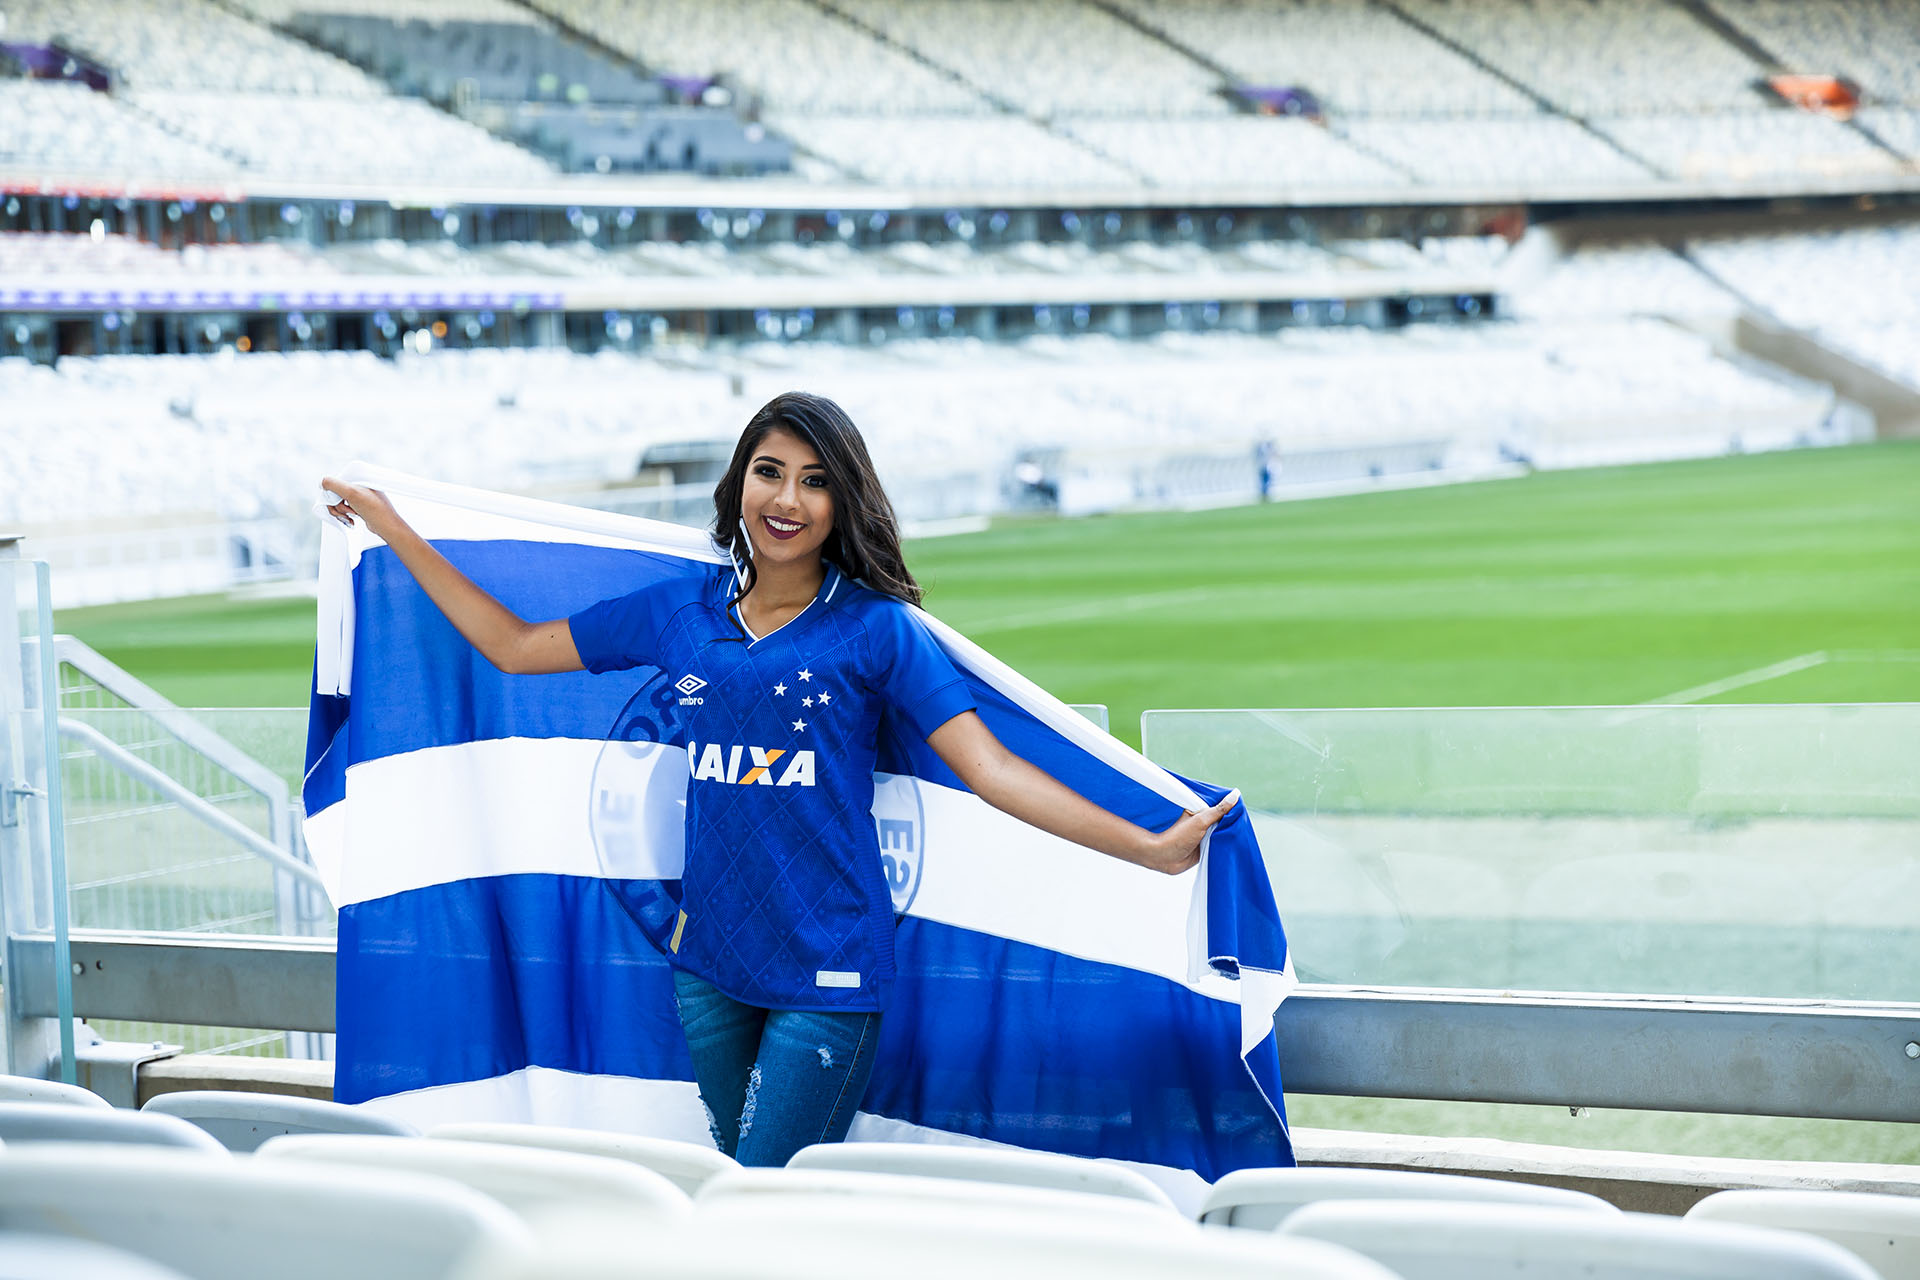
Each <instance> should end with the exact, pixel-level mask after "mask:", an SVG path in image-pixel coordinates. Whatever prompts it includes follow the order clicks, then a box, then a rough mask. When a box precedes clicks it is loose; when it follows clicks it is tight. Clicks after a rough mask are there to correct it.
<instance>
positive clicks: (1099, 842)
mask: <svg viewBox="0 0 1920 1280" xmlns="http://www.w3.org/2000/svg"><path fill="white" fill-rule="evenodd" d="M927 745H928V746H930V747H932V748H933V750H934V753H935V754H936V755H938V756H939V757H940V758H941V759H942V760H944V761H946V764H947V768H949V769H951V770H953V772H954V774H955V775H956V776H957V777H958V778H959V779H960V781H962V782H964V783H966V784H967V787H968V789H969V790H971V791H972V792H973V793H974V794H975V795H977V796H979V797H980V798H981V799H982V800H985V801H986V802H987V803H988V804H990V805H992V806H993V807H994V808H996V809H999V810H1001V811H1002V812H1005V813H1009V814H1012V815H1013V816H1014V817H1016V818H1018V819H1020V821H1022V822H1024V823H1026V824H1027V825H1028V826H1032V827H1038V828H1040V829H1041V830H1042V831H1045V832H1047V833H1049V834H1051V835H1056V836H1059V837H1060V838H1061V839H1063V840H1071V841H1073V842H1074V843H1075V844H1079V845H1085V846H1086V847H1087V848H1089V849H1096V850H1098V851H1099V852H1101V853H1104V854H1109V855H1111V856H1112V857H1115V858H1119V859H1121V860H1122V861H1124V862H1132V863H1135V864H1137V865H1139V866H1142V867H1148V868H1151V869H1152V870H1154V871H1164V872H1166V873H1167V874H1168V875H1178V874H1179V873H1180V872H1182V871H1185V870H1186V869H1187V868H1189V867H1191V866H1193V865H1194V864H1196V863H1198V862H1199V861H1200V841H1201V839H1202V838H1203V837H1204V836H1205V835H1206V834H1207V832H1209V831H1211V830H1212V829H1213V825H1214V824H1215V823H1216V822H1218V821H1220V819H1222V818H1224V817H1226V815H1227V811H1228V810H1229V809H1231V808H1233V806H1234V805H1236V804H1238V803H1239V802H1240V793H1239V792H1238V791H1231V792H1228V793H1227V795H1226V797H1225V798H1224V799H1222V800H1221V801H1220V803H1219V804H1216V805H1213V806H1211V807H1209V808H1205V809H1199V810H1189V811H1188V812H1187V813H1186V814H1185V815H1183V816H1182V817H1181V818H1180V820H1179V821H1177V822H1175V823H1174V824H1173V825H1172V826H1170V827H1168V828H1167V829H1166V830H1165V831H1160V832H1154V831H1149V830H1147V829H1146V828H1145V827H1142V826H1137V825H1135V824H1134V823H1131V822H1128V821H1127V820H1126V819H1125V818H1122V817H1120V816H1119V815H1117V814H1113V813H1109V812H1107V811H1106V810H1105V809H1102V808H1101V807H1100V806H1099V805H1097V804H1095V803H1093V801H1091V800H1088V799H1087V798H1086V797H1085V796H1082V795H1081V794H1079V793H1078V792H1076V791H1074V790H1072V789H1071V788H1069V787H1067V786H1066V785H1065V784H1063V783H1061V782H1059V781H1058V780H1056V779H1055V778H1054V777H1053V776H1052V775H1050V774H1048V773H1047V772H1046V771H1045V770H1043V769H1040V768H1038V767H1036V766H1034V765H1032V764H1029V763H1028V762H1027V761H1025V760H1022V759H1021V758H1020V757H1019V756H1017V755H1015V754H1013V752H1011V751H1009V750H1007V748H1006V747H1005V746H1004V745H1002V743H1001V741H1000V739H998V738H996V737H994V736H993V730H991V729H989V728H987V724H986V721H984V720H982V719H981V718H980V716H979V715H978V713H976V712H972V711H963V712H961V713H960V714H959V715H957V716H955V717H954V718H953V719H951V720H949V721H947V722H946V723H945V724H943V725H941V726H940V727H939V728H938V729H935V730H934V731H933V733H932V734H930V735H929V736H928V738H927Z"/></svg>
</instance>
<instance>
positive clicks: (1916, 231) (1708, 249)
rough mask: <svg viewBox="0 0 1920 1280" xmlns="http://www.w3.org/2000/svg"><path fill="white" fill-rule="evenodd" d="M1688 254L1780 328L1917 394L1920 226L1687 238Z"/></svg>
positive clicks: (1919, 371)
mask: <svg viewBox="0 0 1920 1280" xmlns="http://www.w3.org/2000/svg"><path fill="white" fill-rule="evenodd" d="M1686 251H1687V253H1688V254H1689V256H1690V257H1691V258H1692V259H1693V260H1694V261H1695V262H1697V263H1698V264H1699V265H1700V266H1701V267H1702V268H1704V269H1705V270H1706V271H1708V272H1710V273H1711V274H1712V275H1713V276H1714V277H1715V278H1716V279H1718V280H1720V281H1721V282H1722V283H1723V284H1724V285H1725V286H1726V287H1727V288H1729V289H1731V290H1733V291H1735V292H1736V293H1738V294H1739V295H1740V296H1741V297H1743V298H1745V299H1747V300H1749V301H1750V302H1752V303H1753V304H1755V305H1757V306H1758V307H1759V308H1761V309H1762V310H1763V311H1764V312H1765V313H1767V314H1769V315H1771V316H1772V317H1774V318H1775V319H1776V320H1777V321H1778V322H1780V323H1782V324H1784V325H1786V326H1788V327H1789V328H1792V329H1797V330H1800V331H1802V332H1806V333H1810V334H1812V335H1814V336H1815V337H1817V338H1819V339H1820V340H1822V341H1824V342H1827V343H1828V344H1830V345H1831V346H1833V347H1835V348H1836V349H1838V350H1840V351H1842V352H1844V353H1847V354H1849V355H1851V356H1853V357H1854V358H1856V359H1858V360H1860V361H1862V362H1863V363H1865V364H1867V365H1870V366H1872V367H1874V368H1876V369H1878V370H1879V371H1880V372H1882V373H1884V374H1886V375H1887V376H1888V377H1890V378H1894V379H1897V380H1898V381H1901V382H1904V383H1906V384H1907V385H1908V386H1911V387H1916V388H1920V294H1916V292H1915V291H1914V290H1913V289H1910V288H1898V287H1889V282H1892V281H1910V280H1915V279H1920V223H1916V222H1913V221H1910V220H1901V221H1893V222H1883V223H1880V224H1877V225H1867V226H1839V227H1834V228H1832V229H1829V230H1826V231H1816V232H1805V231H1795V232H1780V233H1775V234H1765V233H1762V234H1753V233H1747V234H1726V235H1700V236H1694V237H1690V238H1689V239H1688V241H1687V243H1686Z"/></svg>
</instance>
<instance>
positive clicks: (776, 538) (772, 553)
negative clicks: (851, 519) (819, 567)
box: [740, 427, 833, 565]
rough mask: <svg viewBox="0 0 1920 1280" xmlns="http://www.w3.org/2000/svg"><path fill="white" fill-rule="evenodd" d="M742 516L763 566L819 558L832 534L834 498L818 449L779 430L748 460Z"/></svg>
mask: <svg viewBox="0 0 1920 1280" xmlns="http://www.w3.org/2000/svg"><path fill="white" fill-rule="evenodd" d="M740 516H741V519H743V520H744V521H746V525H747V533H748V536H749V537H751V538H752V540H753V557H754V559H755V560H756V561H757V562H759V563H760V564H762V565H767V564H782V563H785V564H796V563H801V562H804V561H806V560H808V559H818V558H819V556H820V549H821V548H822V547H824V546H825V545H826V542H827V537H828V535H829V534H831V533H832V532H833V494H832V493H831V492H829V491H828V489H827V469H826V467H825V466H824V465H822V464H821V461H820V455H819V454H817V453H815V452H814V451H813V447H812V446H811V445H809V444H808V443H807V442H806V441H804V440H802V439H801V438H800V437H799V436H796V435H794V434H793V433H792V432H790V431H786V430H783V429H781V428H779V427H775V428H774V429H773V430H772V431H769V432H768V433H767V434H766V436H765V437H764V438H763V439H762V440H761V441H760V444H759V445H758V447H756V448H755V449H754V451H753V456H752V457H750V458H748V459H747V476H746V480H745V481H744V482H743V483H742V485H741V490H740Z"/></svg>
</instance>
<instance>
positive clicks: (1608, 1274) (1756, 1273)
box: [1279, 1200, 1875, 1280]
mask: <svg viewBox="0 0 1920 1280" xmlns="http://www.w3.org/2000/svg"><path fill="white" fill-rule="evenodd" d="M1279 1232H1280V1235H1281V1236H1282V1237H1283V1238H1287V1237H1305V1238H1307V1239H1311V1240H1324V1241H1327V1242H1329V1243H1332V1244H1339V1245H1344V1246H1346V1247H1347V1248H1349V1249H1353V1250H1354V1251H1356V1252H1358V1253H1364V1254H1366V1255H1367V1256H1368V1257H1370V1258H1372V1259H1374V1260H1375V1261H1377V1262H1380V1263H1381V1264H1383V1265H1384V1266H1386V1267H1388V1268H1389V1269H1390V1270H1392V1271H1394V1272H1397V1273H1398V1274H1399V1275H1401V1276H1403V1277H1405V1280H1485V1277H1487V1276H1490V1275H1500V1276H1517V1277H1524V1280H1758V1277H1763V1276H1764V1277H1766V1280H1875V1277H1874V1274H1873V1271H1872V1269H1871V1268H1870V1267H1868V1266H1867V1265H1866V1264H1865V1263H1863V1262H1861V1261H1860V1259H1858V1258H1856V1257H1854V1256H1853V1255H1852V1254H1850V1253H1848V1252H1847V1251H1846V1250H1845V1249H1842V1248H1840V1247H1839V1246H1838V1245H1835V1244H1830V1243H1828V1242H1827V1241H1825V1240H1819V1239H1815V1238H1814V1237H1812V1236H1807V1235H1802V1234H1800V1233H1798V1232H1793V1231H1773V1230H1767V1229H1764V1228H1761V1227H1734V1226H1724V1225H1721V1224H1718V1223H1705V1222H1686V1221H1682V1220H1679V1219H1675V1218H1664V1217H1655V1216H1653V1215H1651V1214H1639V1213H1618V1214H1605V1213H1584V1212H1580V1211H1577V1210H1571V1209H1545V1208H1540V1207H1538V1206H1534V1205H1512V1204H1461V1203H1446V1202H1443V1201H1407V1200H1398V1201H1396V1200H1367V1201H1361V1200H1345V1201H1326V1202H1323V1203H1320V1204H1313V1205H1308V1206H1306V1207H1305V1208H1303V1209H1301V1210H1299V1211H1298V1212H1296V1213H1295V1214H1293V1216H1292V1217H1290V1218H1288V1219H1287V1220H1286V1222H1284V1223H1282V1224H1281V1225H1280V1228H1279Z"/></svg>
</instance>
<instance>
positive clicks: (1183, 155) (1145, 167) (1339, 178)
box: [1060, 117, 1410, 191]
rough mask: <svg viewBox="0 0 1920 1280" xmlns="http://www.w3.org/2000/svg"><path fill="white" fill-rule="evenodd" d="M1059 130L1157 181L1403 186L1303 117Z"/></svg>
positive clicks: (1111, 122)
mask: <svg viewBox="0 0 1920 1280" xmlns="http://www.w3.org/2000/svg"><path fill="white" fill-rule="evenodd" d="M1060 127H1061V128H1062V129H1063V130H1065V131H1066V132H1067V133H1069V134H1070V135H1072V136H1073V137H1075V138H1078V139H1080V140H1081V141H1083V142H1086V143H1088V144H1089V145H1091V146H1092V147H1094V148H1095V149H1097V150H1098V151H1099V153H1100V154H1102V155H1107V156H1118V157H1124V158H1125V162H1126V164H1127V165H1128V167H1129V168H1130V169H1132V170H1134V171H1135V172H1138V173H1140V174H1141V175H1143V176H1144V177H1145V178H1146V179H1147V181H1149V182H1151V183H1153V184H1155V185H1156V186H1160V187H1168V188H1178V187H1179V186H1181V185H1182V184H1185V183H1193V182H1210V183H1219V184H1222V185H1227V184H1241V185H1244V186H1247V187H1263V188H1267V189H1269V190H1273V189H1278V190H1299V189H1313V188H1320V189H1326V188H1333V189H1337V190H1347V191H1352V190H1356V189H1358V190H1365V189H1374V190H1379V191H1388V190H1392V189H1395V188H1405V187H1407V186H1409V185H1410V182H1409V179H1408V177H1407V173H1406V170H1405V168H1403V167H1401V166H1399V165H1396V164H1394V163H1392V162H1391V161H1390V160H1383V159H1381V158H1380V156H1379V155H1377V154H1374V155H1370V154H1368V153H1367V152H1366V151H1364V150H1362V149H1360V148H1359V147H1356V146H1354V145H1353V144H1352V143H1351V142H1349V141H1347V140H1344V139H1342V138H1341V137H1340V136H1338V135H1336V134H1334V133H1331V132H1329V131H1328V130H1326V129H1324V128H1322V127H1321V126H1319V125H1316V124H1311V123H1309V122H1307V121H1305V120H1272V119H1259V118H1254V117H1230V118H1226V119H1219V120H1190V119H1177V120H1174V119H1158V120H1153V119H1144V120H1143V119H1108V118H1097V119H1096V118H1081V119H1073V120H1067V121H1063V122H1061V125H1060Z"/></svg>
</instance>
